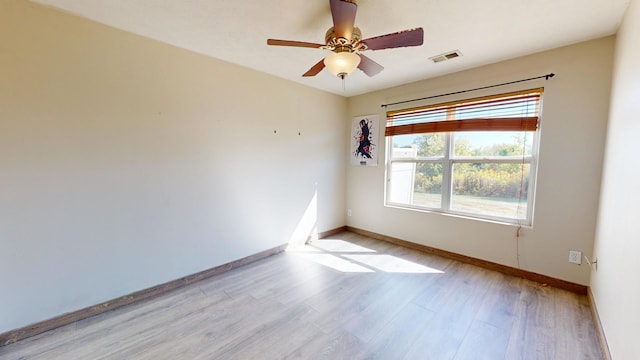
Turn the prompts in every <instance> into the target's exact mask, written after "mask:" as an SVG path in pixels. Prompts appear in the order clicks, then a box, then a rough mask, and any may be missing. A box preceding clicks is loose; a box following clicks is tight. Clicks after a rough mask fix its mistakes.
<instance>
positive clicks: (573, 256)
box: [569, 250, 582, 265]
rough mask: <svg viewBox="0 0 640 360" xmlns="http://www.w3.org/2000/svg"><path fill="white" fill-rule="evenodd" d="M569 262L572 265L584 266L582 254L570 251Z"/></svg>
mask: <svg viewBox="0 0 640 360" xmlns="http://www.w3.org/2000/svg"><path fill="white" fill-rule="evenodd" d="M569 262H570V263H572V264H578V265H580V264H582V252H581V251H575V250H569Z"/></svg>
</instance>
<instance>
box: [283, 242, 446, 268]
mask: <svg viewBox="0 0 640 360" xmlns="http://www.w3.org/2000/svg"><path fill="white" fill-rule="evenodd" d="M287 252H290V253H293V254H295V255H296V256H299V257H301V258H303V259H305V260H309V261H312V262H315V263H316V264H320V265H323V266H326V267H329V268H332V269H334V270H337V271H340V272H353V273H371V272H387V273H404V274H443V273H444V272H443V271H442V270H438V269H435V268H432V267H429V266H426V265H422V264H418V263H415V262H412V261H409V260H406V259H402V258H400V257H397V256H393V255H388V254H381V253H378V252H377V251H375V250H373V249H369V248H367V247H364V246H360V245H356V244H352V243H350V242H348V241H344V240H339V239H323V240H318V241H314V242H312V243H311V244H307V245H303V246H295V247H292V246H290V247H289V248H288V249H287Z"/></svg>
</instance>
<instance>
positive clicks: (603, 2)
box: [32, 0, 629, 96]
mask: <svg viewBox="0 0 640 360" xmlns="http://www.w3.org/2000/svg"><path fill="white" fill-rule="evenodd" d="M32 1H34V2H37V3H41V4H46V5H50V6H53V7H55V8H59V9H62V10H64V11H67V12H70V13H73V14H77V15H79V16H82V17H85V18H88V19H92V20H95V21H97V22H100V23H103V24H107V25H109V26H112V27H115V28H118V29H122V30H126V31H129V32H132V33H135V34H139V35H142V36H145V37H149V38H152V39H156V40H159V41H162V42H165V43H168V44H172V45H175V46H178V47H181V48H185V49H189V50H192V51H195V52H198V53H201V54H206V55H209V56H211V57H214V58H217V59H221V60H225V61H228V62H231V63H235V64H239V65H242V66H246V67H248V68H252V69H255V70H258V71H262V72H265V73H268V74H272V75H275V76H277V77H280V78H284V79H288V80H291V81H295V82H298V83H301V84H305V85H308V86H311V87H314V88H317V89H321V90H325V91H328V92H332V93H335V94H338V95H343V96H352V95H358V94H362V93H366V92H370V91H374V90H379V89H384V88H388V87H391V86H396V85H401V84H405V83H409V82H413V81H417V80H422V79H427V78H431V77H435V76H439V75H444V74H447V73H451V72H455V71H460V70H463V69H468V68H472V67H476V66H480V65H485V64H489V63H494V62H497V61H501V60H506V59H510V58H514V57H518V56H522V55H526V54H530V53H534V52H538V51H542V50H547V49H551V48H555V47H559V46H563V45H568V44H572V43H576V42H581V41H585V40H590V39H595V38H599V37H603V36H606V35H611V34H614V33H615V32H616V30H617V29H618V26H619V25H620V23H621V21H622V17H623V15H624V12H625V10H626V8H627V5H628V3H629V0H483V1H478V0H395V1H391V0H359V1H358V12H357V16H356V26H358V27H359V28H360V29H361V30H362V33H363V38H369V37H373V36H378V35H383V34H387V33H392V32H396V31H400V30H405V29H410V28H416V27H422V28H424V32H425V35H424V45H423V46H420V47H411V48H401V49H387V50H378V51H367V52H366V55H367V56H368V57H370V58H371V59H373V60H374V61H376V62H378V63H380V64H381V65H383V66H384V67H385V69H384V70H383V71H382V72H381V73H380V74H378V75H376V76H374V77H371V78H369V77H367V76H366V75H365V74H364V73H362V72H361V71H359V70H356V71H355V72H354V73H352V74H351V75H349V76H348V77H347V79H346V83H345V84H344V87H345V89H344V90H343V84H342V82H341V80H340V79H338V78H337V77H334V76H332V75H331V74H330V73H329V72H328V71H327V70H326V69H325V70H323V71H322V72H321V73H320V74H318V75H317V76H315V77H311V78H309V77H307V78H303V77H302V76H301V75H302V74H303V73H304V72H306V71H307V70H308V69H309V68H310V67H311V66H312V65H314V64H315V63H317V62H318V61H319V60H320V59H322V58H323V57H324V56H326V55H327V54H328V51H327V50H321V49H311V48H290V47H280V46H267V44H266V40H267V38H275V39H285V40H298V41H307V42H314V43H324V34H325V32H326V30H327V29H328V28H329V27H331V26H332V20H331V13H330V11H329V1H328V0H272V1H264V0H244V1H243V0H240V1H238V0H32ZM451 50H460V52H461V53H462V54H463V56H462V57H460V58H457V59H453V60H450V61H447V62H443V63H437V64H434V63H432V62H431V61H429V60H428V58H429V57H431V56H434V55H439V54H442V53H445V52H448V51H451Z"/></svg>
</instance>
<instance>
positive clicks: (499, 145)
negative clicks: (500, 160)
mask: <svg viewBox="0 0 640 360" xmlns="http://www.w3.org/2000/svg"><path fill="white" fill-rule="evenodd" d="M453 144H454V154H455V156H522V155H523V154H524V155H526V156H531V154H532V149H533V132H529V131H469V132H457V133H454V134H453Z"/></svg>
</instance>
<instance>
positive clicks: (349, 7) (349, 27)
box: [267, 0, 424, 80]
mask: <svg viewBox="0 0 640 360" xmlns="http://www.w3.org/2000/svg"><path fill="white" fill-rule="evenodd" d="M329 6H330V8H331V17H332V18H333V27H331V28H329V30H327V32H326V35H325V44H324V45H323V44H316V43H309V42H304V41H291V40H277V39H267V45H276V46H294V47H308V48H320V49H325V50H330V51H332V53H331V54H329V55H328V56H327V57H325V58H324V60H321V61H320V62H318V63H317V64H315V65H314V66H312V67H311V69H309V70H308V71H307V72H306V73H304V74H303V75H302V76H305V77H307V76H315V75H317V74H318V73H319V72H320V71H322V69H324V68H325V67H326V68H327V69H328V70H329V71H330V72H331V73H332V74H333V75H335V76H337V77H339V78H341V79H343V80H344V78H345V77H346V76H347V75H349V74H351V73H352V72H353V71H354V70H355V69H356V68H358V69H360V70H362V72H364V73H365V74H366V75H367V76H374V75H376V74H378V73H379V72H380V71H382V69H384V68H383V67H382V65H380V64H378V63H377V62H375V61H373V60H371V59H370V58H368V57H366V56H364V55H362V54H360V52H362V51H366V50H382V49H391V48H398V47H406V46H420V45H422V43H423V39H424V32H423V30H422V28H416V29H411V30H405V31H400V32H396V33H393V34H387V35H382V36H376V37H372V38H368V39H364V40H361V39H362V33H361V31H360V29H359V28H357V27H355V26H354V23H355V19H356V10H357V7H358V5H357V3H356V1H355V0H329Z"/></svg>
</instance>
